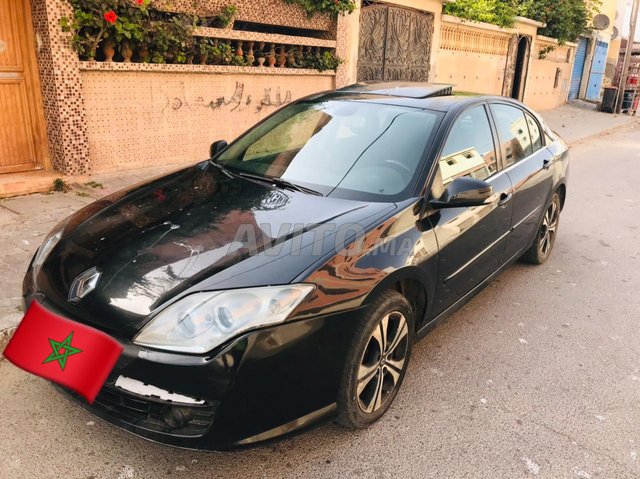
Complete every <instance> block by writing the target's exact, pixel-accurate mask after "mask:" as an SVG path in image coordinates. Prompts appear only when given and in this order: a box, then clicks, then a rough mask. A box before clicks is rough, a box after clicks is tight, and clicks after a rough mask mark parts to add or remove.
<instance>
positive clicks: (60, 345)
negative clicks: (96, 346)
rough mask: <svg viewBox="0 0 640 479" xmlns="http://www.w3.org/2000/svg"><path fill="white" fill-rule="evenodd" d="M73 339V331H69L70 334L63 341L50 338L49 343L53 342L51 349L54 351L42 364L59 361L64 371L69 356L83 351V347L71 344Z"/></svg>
mask: <svg viewBox="0 0 640 479" xmlns="http://www.w3.org/2000/svg"><path fill="white" fill-rule="evenodd" d="M72 339H73V331H71V333H69V336H67V338H66V339H65V340H64V341H62V342H58V341H54V340H53V339H51V338H49V344H51V349H52V350H53V352H52V353H51V354H50V355H49V357H48V358H47V359H45V360H44V361H42V364H45V363H50V362H51V361H58V364H59V365H60V369H62V370H63V371H64V367H65V366H66V365H67V358H68V357H69V356H73V355H74V354H78V353H81V352H82V349H78V348H74V347H73V346H71V340H72Z"/></svg>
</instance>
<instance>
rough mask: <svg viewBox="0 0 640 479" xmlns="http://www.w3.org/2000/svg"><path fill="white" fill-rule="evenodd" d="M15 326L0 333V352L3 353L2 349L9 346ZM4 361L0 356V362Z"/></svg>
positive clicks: (2, 356) (0, 355)
mask: <svg viewBox="0 0 640 479" xmlns="http://www.w3.org/2000/svg"><path fill="white" fill-rule="evenodd" d="M16 327H17V326H13V327H11V328H7V329H3V330H2V331H0V352H2V351H4V348H6V347H7V344H9V340H10V339H11V337H12V336H13V333H15V331H16ZM3 360H4V355H2V354H0V362H2V361H3Z"/></svg>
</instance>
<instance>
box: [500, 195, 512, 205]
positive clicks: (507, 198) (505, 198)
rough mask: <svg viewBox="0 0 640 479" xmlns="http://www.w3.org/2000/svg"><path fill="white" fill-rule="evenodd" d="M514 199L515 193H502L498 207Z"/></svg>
mask: <svg viewBox="0 0 640 479" xmlns="http://www.w3.org/2000/svg"><path fill="white" fill-rule="evenodd" d="M511 198H513V193H502V194H501V195H500V201H498V206H504V205H506V204H507V203H509V201H511Z"/></svg>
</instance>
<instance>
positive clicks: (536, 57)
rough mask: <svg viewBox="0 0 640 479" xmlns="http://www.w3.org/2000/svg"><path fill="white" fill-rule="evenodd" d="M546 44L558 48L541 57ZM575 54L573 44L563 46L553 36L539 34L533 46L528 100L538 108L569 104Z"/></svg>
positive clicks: (526, 97) (528, 81)
mask: <svg viewBox="0 0 640 479" xmlns="http://www.w3.org/2000/svg"><path fill="white" fill-rule="evenodd" d="M545 47H554V50H553V51H552V52H550V53H548V54H547V55H546V57H545V58H543V59H541V58H540V51H541V50H542V49H544V48H545ZM574 55H575V46H574V45H573V44H570V45H564V46H559V45H558V42H557V41H555V40H554V39H552V38H544V37H537V38H536V40H535V42H534V44H533V45H532V54H531V63H530V65H529V78H528V79H527V87H526V89H525V97H524V101H525V103H526V104H528V105H529V106H531V107H532V108H534V109H536V110H548V109H551V108H555V107H556V106H558V105H561V104H563V103H565V102H566V100H567V95H568V94H569V84H570V81H571V69H572V66H573V59H574ZM556 75H557V84H556Z"/></svg>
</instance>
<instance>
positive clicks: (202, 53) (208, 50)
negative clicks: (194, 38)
mask: <svg viewBox="0 0 640 479" xmlns="http://www.w3.org/2000/svg"><path fill="white" fill-rule="evenodd" d="M198 56H199V57H200V65H206V64H207V62H208V61H209V60H210V59H212V57H213V42H212V41H211V39H210V38H206V37H200V38H199V39H198Z"/></svg>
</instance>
